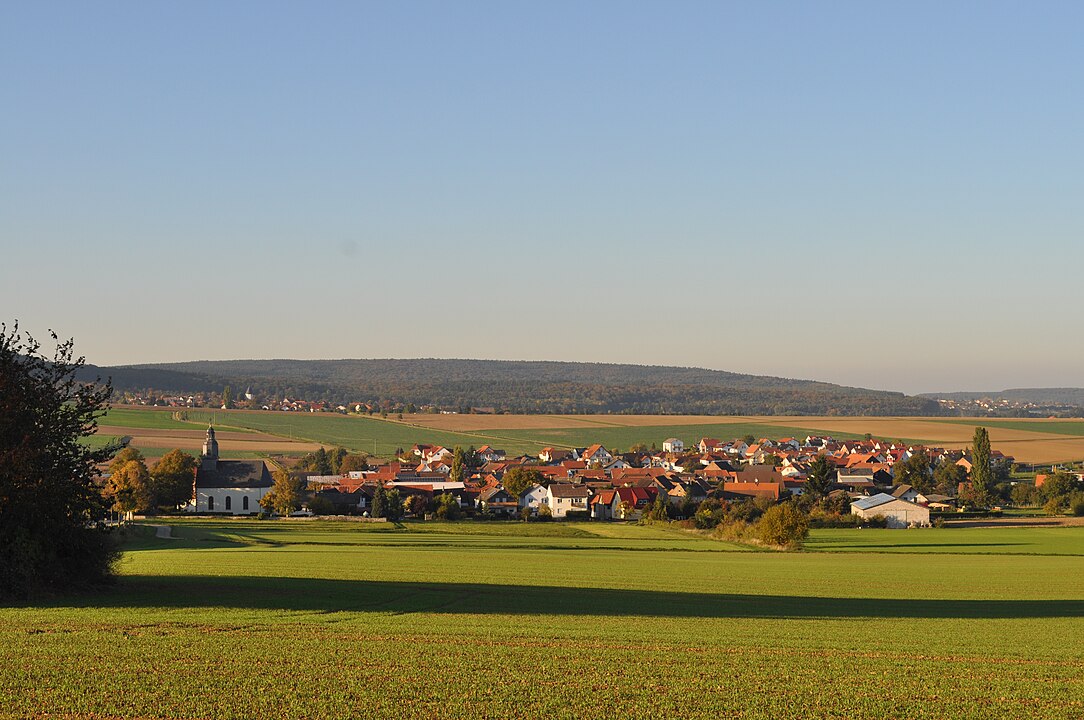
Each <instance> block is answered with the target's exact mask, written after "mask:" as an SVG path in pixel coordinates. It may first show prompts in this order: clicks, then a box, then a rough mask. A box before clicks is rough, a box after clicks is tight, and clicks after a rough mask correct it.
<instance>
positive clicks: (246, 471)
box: [196, 460, 273, 488]
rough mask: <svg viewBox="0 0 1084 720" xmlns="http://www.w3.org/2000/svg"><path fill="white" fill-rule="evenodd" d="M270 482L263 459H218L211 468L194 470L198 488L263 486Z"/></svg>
mask: <svg viewBox="0 0 1084 720" xmlns="http://www.w3.org/2000/svg"><path fill="white" fill-rule="evenodd" d="M272 484H273V480H272V479H271V473H269V472H268V471H267V466H266V465H265V464H264V462H263V460H219V461H218V462H217V463H216V464H215V468H214V469H213V470H212V469H210V468H206V467H200V468H199V469H198V470H197V471H196V487H198V488H264V487H271V485H272Z"/></svg>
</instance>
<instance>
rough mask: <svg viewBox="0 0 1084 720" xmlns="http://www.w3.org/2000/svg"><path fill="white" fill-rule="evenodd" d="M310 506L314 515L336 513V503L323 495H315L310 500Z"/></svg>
mask: <svg viewBox="0 0 1084 720" xmlns="http://www.w3.org/2000/svg"><path fill="white" fill-rule="evenodd" d="M308 506H309V510H310V511H311V512H312V514H313V515H334V514H335V504H334V503H332V502H331V501H330V500H328V499H327V498H326V497H324V496H323V495H313V496H312V498H311V499H310V500H309V502H308Z"/></svg>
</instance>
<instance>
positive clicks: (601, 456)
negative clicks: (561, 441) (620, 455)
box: [577, 445, 614, 465]
mask: <svg viewBox="0 0 1084 720" xmlns="http://www.w3.org/2000/svg"><path fill="white" fill-rule="evenodd" d="M577 459H578V460H583V461H584V462H585V463H587V464H588V465H591V464H592V463H598V464H599V465H609V464H610V463H612V462H613V459H614V456H613V455H611V454H610V451H609V450H607V449H606V448H604V447H603V446H602V445H592V446H591V447H589V448H587V449H586V450H584V451H583V453H581V454H580V457H579V458H577Z"/></svg>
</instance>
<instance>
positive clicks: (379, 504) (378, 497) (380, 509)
mask: <svg viewBox="0 0 1084 720" xmlns="http://www.w3.org/2000/svg"><path fill="white" fill-rule="evenodd" d="M387 511H388V494H387V492H385V490H384V486H383V485H382V484H380V483H377V486H376V491H374V492H373V507H372V510H370V511H369V517H374V518H382V517H384V515H385V514H386V513H387Z"/></svg>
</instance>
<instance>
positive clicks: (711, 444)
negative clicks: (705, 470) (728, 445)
mask: <svg viewBox="0 0 1084 720" xmlns="http://www.w3.org/2000/svg"><path fill="white" fill-rule="evenodd" d="M723 447H724V445H723V442H722V441H721V440H718V439H717V438H700V442H698V443H697V444H696V449H697V450H698V451H700V454H701V455H705V454H707V453H713V452H725V451H724V450H723Z"/></svg>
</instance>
